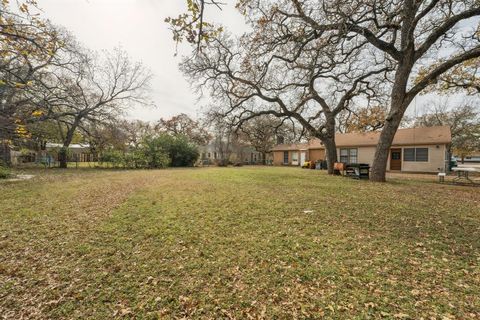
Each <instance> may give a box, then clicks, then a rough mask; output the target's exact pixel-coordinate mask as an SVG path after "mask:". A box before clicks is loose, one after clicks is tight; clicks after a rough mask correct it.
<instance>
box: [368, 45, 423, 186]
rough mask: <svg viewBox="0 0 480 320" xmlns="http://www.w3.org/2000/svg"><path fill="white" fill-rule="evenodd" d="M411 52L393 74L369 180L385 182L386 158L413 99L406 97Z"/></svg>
mask: <svg viewBox="0 0 480 320" xmlns="http://www.w3.org/2000/svg"><path fill="white" fill-rule="evenodd" d="M413 61H414V60H413V50H410V51H409V52H407V53H406V55H405V57H404V58H403V61H402V62H400V64H399V66H398V68H397V72H396V74H395V81H394V85H393V88H392V94H391V102H390V112H389V114H388V116H387V118H386V120H385V126H384V127H383V129H382V133H381V134H380V139H379V141H378V144H377V149H376V151H375V157H374V158H373V165H372V170H371V174H370V180H372V181H376V182H385V180H386V172H387V163H388V157H389V156H390V147H391V146H392V142H393V138H394V137H395V133H396V132H397V130H398V127H399V126H400V122H401V121H402V118H403V115H404V113H405V110H406V109H407V107H408V105H409V104H410V102H411V101H412V99H413V97H412V96H408V95H407V82H408V78H409V76H410V72H411V70H412V66H413Z"/></svg>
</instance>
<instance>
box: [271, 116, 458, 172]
mask: <svg viewBox="0 0 480 320" xmlns="http://www.w3.org/2000/svg"><path fill="white" fill-rule="evenodd" d="M379 138H380V132H365V133H345V134H340V133H339V134H336V135H335V142H336V144H337V158H338V161H339V162H344V163H368V164H370V165H372V163H373V158H374V155H375V150H376V145H377V143H378V140H379ZM451 141H452V136H451V132H450V128H449V127H447V126H442V127H420V128H408V129H399V130H398V131H397V133H396V134H395V137H394V139H393V143H392V147H391V149H390V154H389V157H388V163H387V170H389V171H403V172H438V171H443V170H445V167H446V164H447V163H448V160H447V159H448V155H447V146H448V145H449V144H450V143H451ZM272 152H273V164H274V165H291V166H296V165H302V163H303V162H305V161H317V160H325V147H324V146H323V143H322V142H321V141H320V140H319V139H312V140H310V141H309V142H308V143H299V144H281V145H277V146H275V147H274V148H273V149H272Z"/></svg>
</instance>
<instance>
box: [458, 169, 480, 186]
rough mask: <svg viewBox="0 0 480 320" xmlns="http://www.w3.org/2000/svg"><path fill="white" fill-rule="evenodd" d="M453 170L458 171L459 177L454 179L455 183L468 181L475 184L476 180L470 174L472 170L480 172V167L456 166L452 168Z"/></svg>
mask: <svg viewBox="0 0 480 320" xmlns="http://www.w3.org/2000/svg"><path fill="white" fill-rule="evenodd" d="M452 171H454V172H456V173H457V177H456V178H455V179H453V182H454V183H462V182H467V183H471V184H475V181H473V180H472V179H470V176H469V175H470V173H472V172H480V169H479V168H469V167H455V168H452Z"/></svg>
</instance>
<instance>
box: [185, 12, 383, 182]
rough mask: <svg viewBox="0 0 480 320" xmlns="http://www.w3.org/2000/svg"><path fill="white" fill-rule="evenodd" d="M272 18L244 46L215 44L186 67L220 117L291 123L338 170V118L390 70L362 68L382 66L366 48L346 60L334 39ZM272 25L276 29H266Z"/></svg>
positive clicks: (236, 123)
mask: <svg viewBox="0 0 480 320" xmlns="http://www.w3.org/2000/svg"><path fill="white" fill-rule="evenodd" d="M274 21H275V19H271V21H269V22H265V23H263V24H260V25H258V28H257V29H255V30H254V32H253V33H251V34H248V35H245V36H244V37H243V38H242V39H240V40H239V41H235V40H232V39H230V38H228V37H218V38H216V39H215V40H212V41H211V42H210V43H209V44H208V45H207V46H206V49H205V50H204V51H202V53H200V54H198V55H197V56H196V57H195V58H194V59H186V60H185V61H184V62H183V64H182V69H183V71H184V73H185V75H186V76H187V77H190V79H191V80H192V82H193V83H194V84H196V85H197V89H199V91H200V92H201V93H202V92H203V90H204V88H205V85H207V86H208V89H209V90H210V93H211V96H212V97H213V99H214V100H215V101H216V111H217V113H220V114H222V115H223V116H224V117H226V118H230V123H232V124H233V125H234V126H238V127H241V126H242V124H243V123H244V122H247V121H249V120H251V119H253V118H255V117H259V116H266V115H271V116H275V117H278V118H280V119H282V118H290V119H294V120H295V121H296V122H297V123H299V124H300V125H301V126H302V127H303V128H304V129H305V130H306V131H307V132H308V133H309V135H310V136H312V137H316V138H319V139H321V140H322V141H323V143H324V145H325V147H326V153H327V163H328V168H329V172H330V173H333V163H334V162H335V161H336V160H337V152H336V145H335V131H336V120H335V119H336V117H337V115H338V114H339V113H340V112H341V111H342V110H344V109H346V108H348V107H349V106H350V105H352V104H353V103H355V99H364V100H366V101H367V103H368V99H372V98H374V97H375V94H376V91H375V90H373V89H374V87H376V86H377V84H378V83H379V81H377V83H376V84H374V83H375V81H374V80H373V79H374V78H376V79H377V80H379V78H382V77H383V75H384V74H385V73H386V72H387V71H388V66H385V65H384V64H382V63H378V64H377V63H374V64H371V65H370V66H366V65H365V64H364V63H359V62H360V61H361V59H360V57H361V56H369V57H370V58H371V59H372V61H375V59H377V58H378V59H380V61H381V57H375V56H372V55H371V54H370V52H368V51H366V50H354V48H349V49H348V50H350V51H351V55H349V56H348V58H347V59H346V58H345V57H344V56H343V55H341V54H340V53H341V52H342V51H345V50H347V48H346V47H340V46H337V45H336V43H335V42H334V44H333V45H332V44H331V43H332V41H330V40H331V38H330V37H325V38H321V39H309V40H307V39H305V40H303V41H302V39H303V38H304V37H305V36H304V35H303V31H302V30H301V29H298V28H297V30H296V31H295V32H296V33H295V35H291V34H289V32H291V30H290V29H289V28H288V27H289V26H283V27H284V28H283V27H282V26H279V27H277V24H276V23H275V22H274ZM269 23H270V24H272V25H274V26H273V27H272V28H274V27H275V28H276V29H275V31H269V32H266V31H265V30H264V29H265V26H268V25H269ZM291 27H292V28H294V27H295V26H291ZM274 35H277V38H275V36H274ZM282 39H283V40H282ZM353 55H355V56H356V59H355V58H354V57H353ZM378 65H379V66H378ZM379 76H382V77H379Z"/></svg>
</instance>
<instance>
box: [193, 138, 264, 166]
mask: <svg viewBox="0 0 480 320" xmlns="http://www.w3.org/2000/svg"><path fill="white" fill-rule="evenodd" d="M198 152H199V153H200V157H199V161H198V164H202V165H212V164H218V163H219V162H220V161H221V160H223V157H228V159H227V160H228V162H229V163H241V164H262V163H263V154H262V153H261V152H258V151H256V150H255V148H253V147H252V146H248V145H241V146H238V145H235V146H229V150H228V152H227V151H224V152H222V151H221V150H219V148H218V146H217V145H216V144H215V143H210V144H208V145H204V146H199V147H198Z"/></svg>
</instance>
